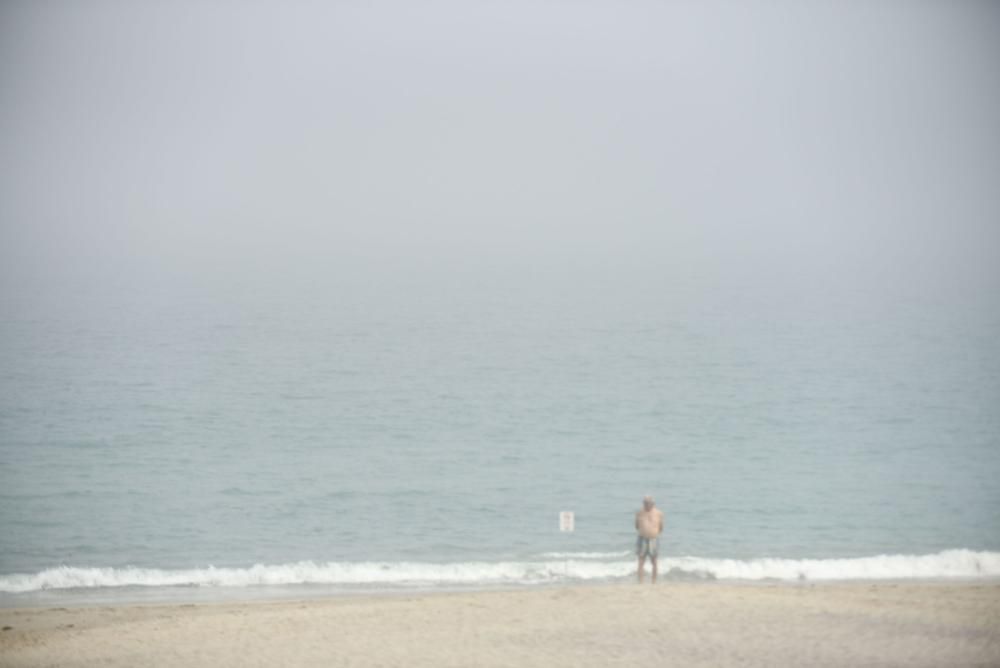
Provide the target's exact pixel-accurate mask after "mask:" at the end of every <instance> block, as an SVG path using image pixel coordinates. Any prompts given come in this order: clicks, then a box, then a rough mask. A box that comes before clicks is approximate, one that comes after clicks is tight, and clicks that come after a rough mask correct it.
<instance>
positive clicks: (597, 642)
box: [0, 583, 1000, 668]
mask: <svg viewBox="0 0 1000 668" xmlns="http://www.w3.org/2000/svg"><path fill="white" fill-rule="evenodd" d="M0 626H2V627H4V628H5V630H3V631H2V632H0V665H3V666H129V667H133V666H185V667H188V666H213V667H215V666H258V665H259V666H606V665H612V664H620V663H621V664H625V663H627V664H629V665H633V666H685V667H686V666H713V667H714V666H890V665H899V666H935V668H938V667H941V666H1000V585H998V584H995V583H990V584H960V585H951V584H892V583H880V584H827V585H776V586H760V585H732V584H718V583H711V584H693V583H692V584H677V583H661V584H659V585H656V586H655V587H652V586H648V585H647V586H645V587H639V586H638V585H609V586H599V587H572V588H565V589H536V590H529V591H489V592H475V593H451V594H427V595H391V596H374V597H343V598H330V599H323V600H310V601H298V602H287V601H284V602H273V601H272V602H261V603H233V604H208V605H162V606H120V607H102V608H87V609H84V608H77V609H15V610H0ZM6 627H10V628H6Z"/></svg>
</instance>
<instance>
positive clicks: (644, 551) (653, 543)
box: [635, 536, 660, 559]
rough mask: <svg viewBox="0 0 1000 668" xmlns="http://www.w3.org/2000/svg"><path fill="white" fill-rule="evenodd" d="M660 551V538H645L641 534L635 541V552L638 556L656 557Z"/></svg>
mask: <svg viewBox="0 0 1000 668" xmlns="http://www.w3.org/2000/svg"><path fill="white" fill-rule="evenodd" d="M659 551H660V539H659V538H644V537H643V536H639V537H638V538H637V539H636V541H635V553H636V555H637V556H640V557H650V558H652V559H656V554H657V552H659Z"/></svg>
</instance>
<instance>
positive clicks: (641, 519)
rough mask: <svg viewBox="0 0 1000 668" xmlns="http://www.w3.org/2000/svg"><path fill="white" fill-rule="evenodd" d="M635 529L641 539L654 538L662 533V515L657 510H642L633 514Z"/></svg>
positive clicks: (654, 508)
mask: <svg viewBox="0 0 1000 668" xmlns="http://www.w3.org/2000/svg"><path fill="white" fill-rule="evenodd" d="M635 528H636V529H637V530H638V531H639V535H640V536H642V537H643V538H656V537H657V536H659V535H660V534H661V533H663V513H662V512H661V511H660V509H659V508H656V507H653V508H649V509H646V508H643V509H642V510H640V511H639V512H637V513H636V514H635Z"/></svg>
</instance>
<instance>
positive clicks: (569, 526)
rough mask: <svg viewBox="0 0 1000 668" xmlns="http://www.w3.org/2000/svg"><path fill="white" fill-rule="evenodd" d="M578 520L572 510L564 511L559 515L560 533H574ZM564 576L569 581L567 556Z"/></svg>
mask: <svg viewBox="0 0 1000 668" xmlns="http://www.w3.org/2000/svg"><path fill="white" fill-rule="evenodd" d="M575 525H576V518H575V517H574V516H573V511H572V510H564V511H562V512H561V513H559V531H561V532H562V533H573V530H574V529H575V528H576V526H575ZM563 575H564V576H565V577H566V579H567V580H569V556H568V555H567V557H566V561H565V563H564V564H563Z"/></svg>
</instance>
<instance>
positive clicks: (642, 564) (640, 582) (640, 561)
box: [639, 554, 646, 584]
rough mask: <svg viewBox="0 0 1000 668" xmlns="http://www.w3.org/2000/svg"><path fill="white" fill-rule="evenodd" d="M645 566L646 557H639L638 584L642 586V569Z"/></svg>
mask: <svg viewBox="0 0 1000 668" xmlns="http://www.w3.org/2000/svg"><path fill="white" fill-rule="evenodd" d="M645 565H646V555H644V554H642V555H639V584H642V569H643V568H644V567H645Z"/></svg>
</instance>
